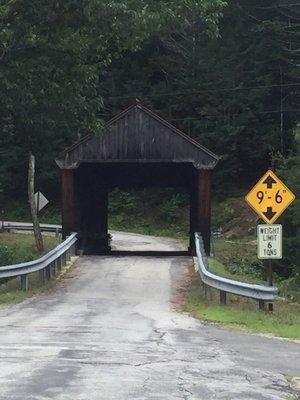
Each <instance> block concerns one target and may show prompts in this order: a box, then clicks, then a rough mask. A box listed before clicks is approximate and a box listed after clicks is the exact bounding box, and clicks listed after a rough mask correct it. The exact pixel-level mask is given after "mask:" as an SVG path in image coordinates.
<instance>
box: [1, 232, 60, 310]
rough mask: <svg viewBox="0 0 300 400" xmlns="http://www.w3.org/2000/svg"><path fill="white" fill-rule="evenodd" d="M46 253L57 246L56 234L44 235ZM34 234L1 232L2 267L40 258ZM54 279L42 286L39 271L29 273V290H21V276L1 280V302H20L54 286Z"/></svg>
mask: <svg viewBox="0 0 300 400" xmlns="http://www.w3.org/2000/svg"><path fill="white" fill-rule="evenodd" d="M43 239H44V245H45V253H46V252H48V251H50V250H51V249H53V248H54V247H55V246H57V244H58V242H59V240H58V239H57V238H56V237H54V236H48V235H44V237H43ZM39 257H40V255H39V254H38V252H37V250H36V245H35V240H34V236H33V235H32V234H29V233H7V232H2V233H0V268H1V267H3V266H5V265H10V264H17V263H21V262H26V261H32V260H34V259H36V258H39ZM54 282H55V281H54V280H50V281H49V282H47V283H46V284H45V285H43V286H41V285H40V282H39V275H38V272H35V273H32V274H29V290H28V291H26V292H25V291H22V290H20V277H17V278H14V279H10V280H6V279H3V280H2V281H1V280H0V304H11V303H12V304H13V303H19V302H20V301H23V300H25V299H26V298H28V297H32V296H33V295H35V294H38V293H41V292H45V291H48V290H50V289H52V288H53V287H54V284H55V283H54Z"/></svg>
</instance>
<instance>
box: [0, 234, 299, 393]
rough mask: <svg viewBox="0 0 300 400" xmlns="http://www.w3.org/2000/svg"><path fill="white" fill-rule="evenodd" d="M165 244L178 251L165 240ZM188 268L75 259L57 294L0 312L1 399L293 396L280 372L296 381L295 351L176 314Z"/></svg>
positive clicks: (178, 262)
mask: <svg viewBox="0 0 300 400" xmlns="http://www.w3.org/2000/svg"><path fill="white" fill-rule="evenodd" d="M115 236H116V242H115V243H116V245H118V243H117V242H118V240H119V241H121V242H122V246H123V247H122V248H124V246H125V245H126V238H127V241H128V249H129V248H131V249H132V250H134V249H136V248H139V249H140V248H141V247H143V246H145V245H148V246H149V247H151V248H152V250H159V249H160V248H159V246H160V243H161V239H158V238H153V237H146V236H142V235H132V234H129V235H126V234H120V235H119V236H118V234H115ZM119 243H120V242H119ZM163 246H164V249H165V248H167V249H169V250H178V249H179V250H181V248H180V246H179V244H178V243H177V242H176V241H174V240H171V239H164V240H163ZM125 247H126V246H125ZM190 262H191V260H190V258H189V257H156V258H155V257H139V256H131V257H117V256H110V257H108V256H95V257H82V258H80V259H79V260H78V261H77V262H76V265H75V267H74V268H73V270H72V273H71V275H70V276H69V277H68V279H65V281H64V283H63V285H60V287H59V288H58V290H57V291H55V292H54V293H51V294H47V295H41V296H38V297H36V298H34V299H29V300H26V301H24V302H23V303H21V304H18V305H14V306H9V307H5V308H3V307H2V308H0V366H1V368H0V399H1V400H21V399H22V400H46V399H54V400H102V399H103V400H125V399H126V400H127V399H129V400H131V399H136V400H144V399H147V400H158V399H164V400H174V399H186V400H196V399H197V400H200V399H201V400H211V399H228V400H235V399H236V400H242V399H247V400H284V399H292V398H297V397H296V395H295V393H294V392H293V391H291V389H290V388H289V383H288V381H287V380H286V379H285V378H284V374H290V375H297V376H300V357H299V354H300V345H298V344H297V343H291V342H286V341H282V340H275V339H269V338H264V337H259V336H254V335H247V334H239V333H232V332H227V331H226V330H223V329H219V328H216V327H212V326H209V325H204V324H203V323H201V322H200V321H198V320H196V319H193V318H191V317H190V316H188V315H187V314H180V313H178V312H176V311H175V310H174V306H173V303H172V299H173V298H174V295H175V292H176V287H177V286H178V285H180V283H181V282H182V280H183V279H184V275H185V273H186V271H187V266H188V265H189V263H190ZM293 396H294V397H293Z"/></svg>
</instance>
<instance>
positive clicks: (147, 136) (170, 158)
mask: <svg viewBox="0 0 300 400" xmlns="http://www.w3.org/2000/svg"><path fill="white" fill-rule="evenodd" d="M218 160H219V157H218V156H217V155H216V154H214V153H213V152H212V151H210V150H209V149H207V148H206V147H204V146H202V145H201V144H200V143H198V142H197V141H195V140H194V139H192V138H190V137H189V136H188V135H186V134H185V133H184V132H182V131H180V130H179V129H177V128H176V127H175V126H173V125H171V124H170V123H169V122H167V121H166V120H164V119H163V118H161V117H159V116H158V115H157V114H155V113H154V112H153V111H151V110H149V109H148V108H146V107H144V106H142V105H140V104H136V105H133V106H131V107H129V108H127V109H126V110H124V111H122V112H121V113H120V114H118V115H116V116H115V117H113V118H112V119H111V120H110V121H108V123H107V132H106V133H104V134H103V135H100V136H94V135H87V136H85V137H84V138H82V139H80V140H78V141H77V142H75V143H74V144H73V145H72V146H70V147H69V148H68V149H66V150H65V151H64V152H63V153H61V155H60V156H59V157H58V158H57V159H56V162H57V164H58V166H59V167H60V168H62V169H63V168H66V169H72V168H77V167H78V166H79V165H80V164H81V163H88V162H99V163H101V162H191V163H193V164H194V165H195V167H196V168H204V169H212V168H214V167H215V165H216V164H217V162H218Z"/></svg>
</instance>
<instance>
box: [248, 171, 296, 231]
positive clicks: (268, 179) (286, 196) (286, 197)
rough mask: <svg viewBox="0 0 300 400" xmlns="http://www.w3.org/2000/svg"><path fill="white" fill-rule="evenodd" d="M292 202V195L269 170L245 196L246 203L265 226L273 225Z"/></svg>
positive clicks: (293, 197) (293, 198)
mask: <svg viewBox="0 0 300 400" xmlns="http://www.w3.org/2000/svg"><path fill="white" fill-rule="evenodd" d="M294 200H295V196H294V194H293V193H292V192H291V191H290V190H289V189H288V188H287V187H286V186H285V184H284V183H283V182H282V181H281V180H280V179H279V178H278V177H277V176H276V175H275V174H274V172H272V171H270V170H269V171H268V172H266V174H265V175H264V176H263V177H262V178H261V179H260V180H259V181H258V182H257V184H256V185H255V186H254V187H253V189H251V190H250V192H249V193H248V194H247V196H246V201H247V203H248V204H249V205H250V206H251V207H252V208H253V209H254V211H255V212H256V213H257V214H258V215H259V216H260V217H261V218H262V219H263V220H264V221H265V222H266V223H267V224H273V223H274V222H275V221H276V220H277V218H278V217H279V216H280V215H281V214H282V213H283V211H284V210H285V209H286V208H287V207H288V206H289V205H290V204H291V203H292V202H293V201H294Z"/></svg>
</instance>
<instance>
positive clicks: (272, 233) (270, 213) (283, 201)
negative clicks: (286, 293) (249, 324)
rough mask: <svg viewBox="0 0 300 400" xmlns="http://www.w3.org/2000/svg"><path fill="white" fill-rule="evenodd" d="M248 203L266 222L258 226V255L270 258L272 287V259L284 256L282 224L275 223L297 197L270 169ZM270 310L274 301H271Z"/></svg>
mask: <svg viewBox="0 0 300 400" xmlns="http://www.w3.org/2000/svg"><path fill="white" fill-rule="evenodd" d="M245 199H246V201H247V203H248V204H249V205H250V206H251V207H252V208H253V210H254V211H255V212H256V213H257V214H258V215H259V216H260V217H261V218H262V219H263V220H264V221H265V222H266V224H265V225H262V224H261V225H258V226H257V257H258V258H259V259H262V260H269V262H268V268H267V279H268V283H269V285H270V286H273V264H272V260H274V259H276V260H278V259H281V258H282V226H281V225H274V224H273V223H274V222H275V221H276V220H277V218H279V216H280V215H281V214H282V213H283V212H284V210H285V209H286V208H287V207H288V206H289V205H290V204H291V203H292V202H293V201H294V200H295V195H294V194H293V193H292V192H291V191H290V189H289V188H288V187H287V186H285V184H284V183H283V182H282V181H281V180H280V179H279V178H278V177H277V176H276V175H275V174H274V172H272V171H271V170H269V171H267V172H266V173H265V175H264V176H263V177H262V178H261V179H260V180H259V181H258V182H257V184H256V185H255V186H254V187H253V188H252V189H251V190H250V192H249V193H248V194H247V196H246V197H245ZM268 309H269V311H273V304H272V303H269V305H268Z"/></svg>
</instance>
